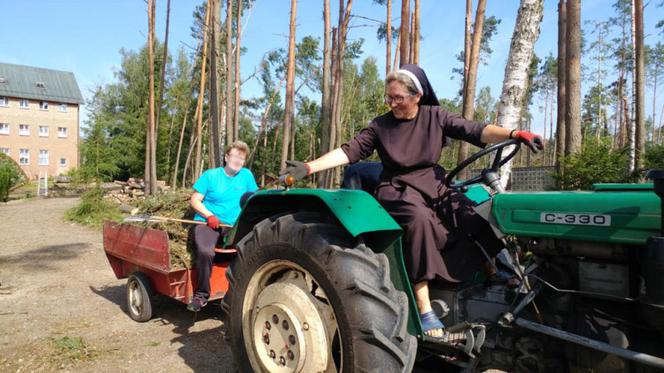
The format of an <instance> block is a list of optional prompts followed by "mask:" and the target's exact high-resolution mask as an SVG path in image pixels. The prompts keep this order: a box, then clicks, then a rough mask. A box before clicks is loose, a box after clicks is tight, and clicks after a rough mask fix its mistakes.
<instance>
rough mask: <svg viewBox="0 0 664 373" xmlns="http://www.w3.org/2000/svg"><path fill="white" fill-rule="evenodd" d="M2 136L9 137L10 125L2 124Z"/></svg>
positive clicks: (0, 126) (0, 127)
mask: <svg viewBox="0 0 664 373" xmlns="http://www.w3.org/2000/svg"><path fill="white" fill-rule="evenodd" d="M0 135H9V123H0Z"/></svg>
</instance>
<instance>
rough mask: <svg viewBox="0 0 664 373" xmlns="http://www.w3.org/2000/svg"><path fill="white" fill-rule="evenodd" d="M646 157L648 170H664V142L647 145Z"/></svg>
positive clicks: (645, 163) (645, 164)
mask: <svg viewBox="0 0 664 373" xmlns="http://www.w3.org/2000/svg"><path fill="white" fill-rule="evenodd" d="M644 158H645V159H644V160H645V162H644V166H645V168H646V170H651V169H658V170H664V144H660V145H651V146H649V147H647V148H646V154H645V157H644Z"/></svg>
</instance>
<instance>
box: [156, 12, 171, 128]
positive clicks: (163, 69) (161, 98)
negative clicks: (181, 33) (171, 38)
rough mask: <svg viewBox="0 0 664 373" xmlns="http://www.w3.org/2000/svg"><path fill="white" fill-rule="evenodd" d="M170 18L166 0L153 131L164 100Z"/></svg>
mask: <svg viewBox="0 0 664 373" xmlns="http://www.w3.org/2000/svg"><path fill="white" fill-rule="evenodd" d="M170 19H171V0H168V1H166V30H165V31H164V50H163V53H162V57H161V74H160V76H161V78H160V79H159V101H157V115H156V119H155V132H157V133H158V132H159V116H160V115H161V105H162V102H163V101H164V78H165V77H166V65H167V64H168V28H169V25H170Z"/></svg>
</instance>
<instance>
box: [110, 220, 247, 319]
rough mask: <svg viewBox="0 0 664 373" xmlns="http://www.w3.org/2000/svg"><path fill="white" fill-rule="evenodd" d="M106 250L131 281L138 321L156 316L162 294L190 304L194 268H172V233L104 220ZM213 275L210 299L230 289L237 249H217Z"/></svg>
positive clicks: (118, 272)
mask: <svg viewBox="0 0 664 373" xmlns="http://www.w3.org/2000/svg"><path fill="white" fill-rule="evenodd" d="M104 251H105V252H106V257H107V258H108V262H109V263H110V264H111V267H112V268H113V272H115V276H116V277H117V278H118V279H121V278H128V280H127V298H126V299H127V309H128V310H129V316H130V317H131V318H132V319H134V320H135V321H138V322H145V321H148V320H149V319H150V318H151V317H152V311H153V300H154V296H155V295H158V294H161V295H165V296H167V297H170V298H173V299H176V300H178V301H180V302H182V303H184V304H188V303H189V302H190V301H191V298H192V296H193V295H194V289H195V288H196V281H197V279H196V271H194V269H193V268H171V265H170V255H169V247H168V235H167V233H166V232H164V231H162V230H158V229H152V228H147V227H141V226H136V225H131V224H119V223H114V222H105V223H104ZM215 251H216V252H217V255H216V257H215V261H214V265H213V267H212V272H211V275H210V299H209V300H211V301H212V300H217V299H221V298H223V297H224V295H225V294H226V291H227V290H228V281H227V280H226V269H227V268H228V265H229V263H230V262H231V260H232V258H233V257H234V256H235V255H236V253H237V252H236V250H234V249H227V248H226V249H222V248H217V249H215Z"/></svg>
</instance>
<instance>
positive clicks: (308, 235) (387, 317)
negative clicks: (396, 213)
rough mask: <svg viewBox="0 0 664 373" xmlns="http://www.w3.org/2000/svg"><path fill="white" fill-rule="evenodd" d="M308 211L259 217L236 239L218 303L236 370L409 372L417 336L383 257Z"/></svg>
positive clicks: (403, 297) (405, 302) (403, 299)
mask: <svg viewBox="0 0 664 373" xmlns="http://www.w3.org/2000/svg"><path fill="white" fill-rule="evenodd" d="M353 242H354V240H353V239H352V237H350V236H349V235H348V234H347V233H346V231H345V230H343V229H341V228H340V227H338V226H336V225H332V224H325V223H321V222H320V217H319V214H317V213H297V214H290V215H284V216H281V217H279V218H276V219H275V218H272V219H265V220H263V221H262V222H260V223H259V224H257V225H256V226H255V227H254V229H253V231H252V232H251V233H250V234H248V235H247V236H246V237H245V238H243V239H242V241H241V242H240V243H239V244H238V247H239V250H238V252H239V255H238V257H237V258H236V259H235V260H234V261H233V263H232V264H231V266H230V269H229V270H228V271H227V272H226V275H227V277H228V280H229V284H230V288H229V290H228V292H227V293H226V296H225V297H224V299H223V300H222V308H223V310H224V324H225V328H226V337H227V338H228V339H229V340H230V344H231V349H232V350H233V356H234V357H235V361H236V364H237V365H238V368H239V370H240V371H241V372H248V371H254V372H265V371H279V372H320V371H324V372H341V371H343V372H357V371H362V372H364V371H377V372H410V370H411V369H412V367H413V363H414V361H415V356H416V353H417V340H416V338H415V337H414V336H411V335H410V334H408V331H407V323H408V321H407V320H408V299H407V297H406V295H405V293H403V292H401V291H398V290H396V289H395V288H394V285H393V284H392V282H391V280H390V277H389V263H388V260H387V257H386V256H385V255H383V254H375V253H374V252H372V251H371V250H370V249H369V248H368V247H366V246H365V245H364V244H361V243H360V244H354V243H353Z"/></svg>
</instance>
